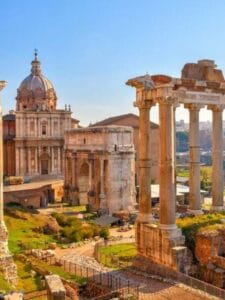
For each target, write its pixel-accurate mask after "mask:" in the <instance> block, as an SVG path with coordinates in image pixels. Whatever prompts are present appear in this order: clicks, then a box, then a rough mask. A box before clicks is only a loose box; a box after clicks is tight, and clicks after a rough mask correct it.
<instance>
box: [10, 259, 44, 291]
mask: <svg viewBox="0 0 225 300" xmlns="http://www.w3.org/2000/svg"><path fill="white" fill-rule="evenodd" d="M15 263H16V265H17V272H18V283H17V286H16V289H17V290H19V291H23V292H32V291H37V290H40V289H41V279H40V276H39V275H37V276H35V277H32V276H31V270H32V268H31V266H30V265H29V264H27V263H25V262H22V261H20V260H15Z"/></svg>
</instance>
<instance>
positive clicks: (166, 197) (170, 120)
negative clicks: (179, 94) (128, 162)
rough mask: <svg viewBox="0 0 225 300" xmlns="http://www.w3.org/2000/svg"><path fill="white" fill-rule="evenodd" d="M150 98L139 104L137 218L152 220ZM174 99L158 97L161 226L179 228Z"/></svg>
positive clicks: (139, 219) (145, 220)
mask: <svg viewBox="0 0 225 300" xmlns="http://www.w3.org/2000/svg"><path fill="white" fill-rule="evenodd" d="M153 105H154V103H153V102H151V101H148V102H146V103H145V105H143V104H141V105H137V104H136V106H137V107H138V108H139V144H140V150H139V152H140V153H139V157H140V158H139V215H138V221H140V222H149V221H151V219H152V216H151V159H150V155H151V154H150V138H151V137H150V132H151V129H150V117H149V114H150V108H151V107H152V106H153ZM174 114H175V103H174V99H166V98H161V99H160V101H159V123H160V127H159V130H160V228H161V229H169V230H170V229H176V225H175V213H176V207H175V206H176V203H175V199H176V197H175V169H174V158H175V155H174V154H175V153H174V152H175V138H174Z"/></svg>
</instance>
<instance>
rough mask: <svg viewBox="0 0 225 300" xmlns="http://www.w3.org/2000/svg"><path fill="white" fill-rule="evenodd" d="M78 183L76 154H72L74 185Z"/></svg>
mask: <svg viewBox="0 0 225 300" xmlns="http://www.w3.org/2000/svg"><path fill="white" fill-rule="evenodd" d="M75 185H76V156H75V155H74V153H73V154H72V187H75Z"/></svg>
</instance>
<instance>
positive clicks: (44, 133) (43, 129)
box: [42, 125, 47, 135]
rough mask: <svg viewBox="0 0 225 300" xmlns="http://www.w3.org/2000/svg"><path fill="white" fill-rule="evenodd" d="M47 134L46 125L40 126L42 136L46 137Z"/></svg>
mask: <svg viewBox="0 0 225 300" xmlns="http://www.w3.org/2000/svg"><path fill="white" fill-rule="evenodd" d="M46 133H47V127H46V125H42V135H46Z"/></svg>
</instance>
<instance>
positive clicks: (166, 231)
mask: <svg viewBox="0 0 225 300" xmlns="http://www.w3.org/2000/svg"><path fill="white" fill-rule="evenodd" d="M159 229H160V230H161V232H162V235H164V236H165V237H167V238H169V239H177V238H182V239H183V236H182V233H181V229H180V228H178V227H177V225H176V224H159Z"/></svg>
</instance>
